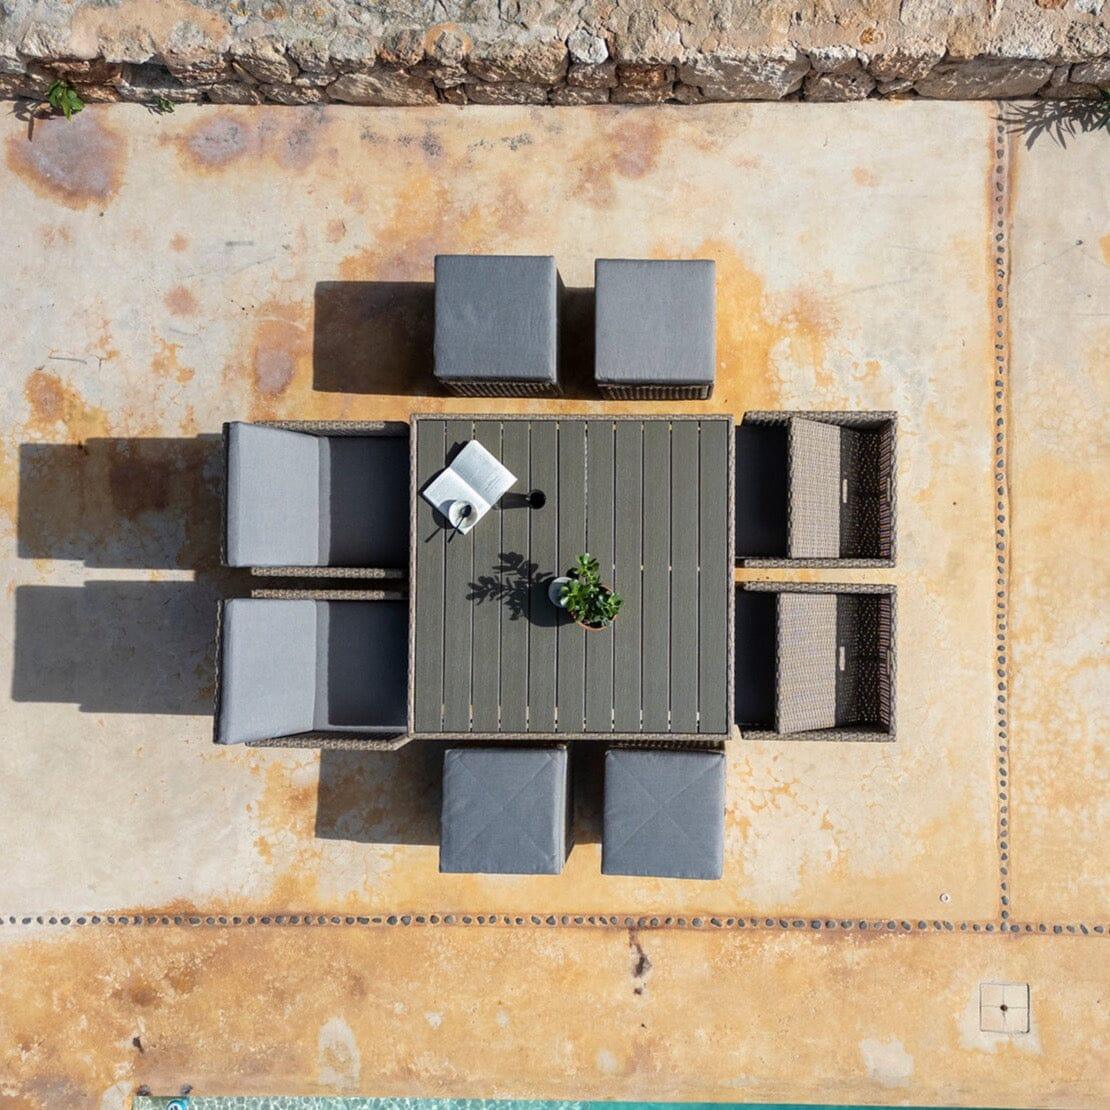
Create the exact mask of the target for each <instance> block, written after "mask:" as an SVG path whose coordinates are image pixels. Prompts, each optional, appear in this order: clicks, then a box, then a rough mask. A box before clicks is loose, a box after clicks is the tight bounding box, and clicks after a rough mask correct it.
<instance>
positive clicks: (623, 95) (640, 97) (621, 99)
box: [609, 85, 674, 104]
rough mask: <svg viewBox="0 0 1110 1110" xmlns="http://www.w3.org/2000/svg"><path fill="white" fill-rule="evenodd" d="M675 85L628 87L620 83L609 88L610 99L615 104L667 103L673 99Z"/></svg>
mask: <svg viewBox="0 0 1110 1110" xmlns="http://www.w3.org/2000/svg"><path fill="white" fill-rule="evenodd" d="M673 88H674V86H673V85H665V86H663V87H662V88H658V89H626V88H624V87H623V86H621V85H618V86H617V87H616V88H615V89H610V90H609V99H610V101H611V102H612V103H613V104H665V103H666V102H667V101H668V100H670V99H671V92H672V90H673Z"/></svg>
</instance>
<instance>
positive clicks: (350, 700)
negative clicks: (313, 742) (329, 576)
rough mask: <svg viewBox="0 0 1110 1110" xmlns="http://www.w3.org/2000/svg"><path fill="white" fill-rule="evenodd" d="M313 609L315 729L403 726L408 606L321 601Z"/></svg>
mask: <svg viewBox="0 0 1110 1110" xmlns="http://www.w3.org/2000/svg"><path fill="white" fill-rule="evenodd" d="M317 605H318V608H317V611H316V644H317V649H316V702H315V711H314V713H313V720H312V724H313V727H314V728H317V729H321V730H328V729H351V728H354V729H364V728H366V729H368V728H385V729H396V730H398V731H400V732H403V731H404V730H405V727H406V725H407V721H408V704H407V703H408V699H407V692H408V606H407V604H406V603H405V602H403V601H321V602H317Z"/></svg>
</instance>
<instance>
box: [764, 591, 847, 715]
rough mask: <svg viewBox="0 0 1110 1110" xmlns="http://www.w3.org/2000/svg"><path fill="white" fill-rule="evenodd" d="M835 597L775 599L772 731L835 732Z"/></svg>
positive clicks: (785, 595)
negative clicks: (775, 622)
mask: <svg viewBox="0 0 1110 1110" xmlns="http://www.w3.org/2000/svg"><path fill="white" fill-rule="evenodd" d="M836 614H837V599H836V594H816V593H788V592H785V591H784V592H783V593H780V594H779V595H778V631H777V644H776V648H777V659H778V663H777V672H778V675H777V685H776V694H775V731H776V732H779V733H791V732H806V731H809V730H812V729H822V728H834V727H835V726H836V675H837V665H838V659H837V655H838V651H837V624H836Z"/></svg>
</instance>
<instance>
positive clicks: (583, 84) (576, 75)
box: [567, 62, 617, 89]
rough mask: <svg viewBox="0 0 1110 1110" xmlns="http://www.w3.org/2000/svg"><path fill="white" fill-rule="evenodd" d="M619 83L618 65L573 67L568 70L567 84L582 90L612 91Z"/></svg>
mask: <svg viewBox="0 0 1110 1110" xmlns="http://www.w3.org/2000/svg"><path fill="white" fill-rule="evenodd" d="M616 83H617V63H616V62H602V63H600V64H599V65H589V66H587V65H573V66H571V67H570V69H568V70H567V84H568V85H574V86H576V87H578V88H580V89H611V88H613V87H614V86H615V85H616Z"/></svg>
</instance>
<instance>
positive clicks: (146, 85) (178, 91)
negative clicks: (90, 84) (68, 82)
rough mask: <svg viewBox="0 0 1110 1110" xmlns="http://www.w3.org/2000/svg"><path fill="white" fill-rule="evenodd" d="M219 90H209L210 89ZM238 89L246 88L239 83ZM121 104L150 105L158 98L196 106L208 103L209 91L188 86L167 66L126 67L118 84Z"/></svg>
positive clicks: (235, 85) (236, 86)
mask: <svg viewBox="0 0 1110 1110" xmlns="http://www.w3.org/2000/svg"><path fill="white" fill-rule="evenodd" d="M216 87H219V86H208V89H211V88H216ZM233 87H234V88H244V87H245V86H242V85H239V84H238V83H235V84H234V86H233ZM116 88H117V92H118V93H119V99H120V100H126V101H131V102H132V103H138V104H144V103H145V104H149V103H150V102H151V101H153V100H154V98H155V97H159V96H161V97H164V98H165V99H166V100H170V101H172V102H173V103H174V104H190V103H192V104H195V103H198V102H199V101H201V100H203V99H204V94H205V92H206V91H207V89H206V88H203V87H201V86H198V85H185V84H183V83H182V82H181V81H179V80H178V79H177V78H176V77H174V76H173V74H171V73H170V72H169V71H168V70H166V69H165V68H164V67H163V66H158V65H138V66H124V68H123V73H122V75H121V76H120V80H119V82H118V83H117V86H116Z"/></svg>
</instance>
